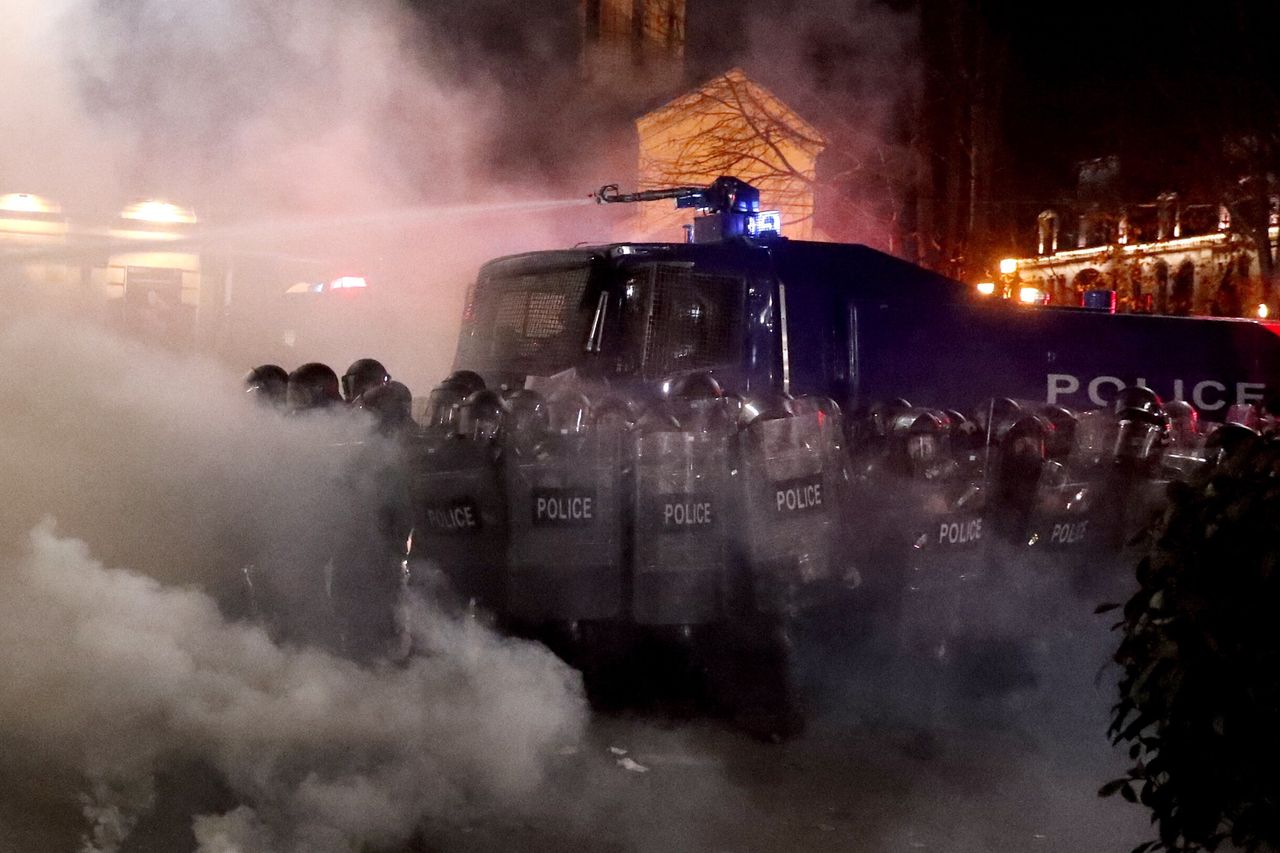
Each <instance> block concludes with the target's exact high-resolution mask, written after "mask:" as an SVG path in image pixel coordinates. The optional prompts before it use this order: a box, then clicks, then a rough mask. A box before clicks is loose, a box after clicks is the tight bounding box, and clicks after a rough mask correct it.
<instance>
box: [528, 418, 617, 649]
mask: <svg viewBox="0 0 1280 853" xmlns="http://www.w3.org/2000/svg"><path fill="white" fill-rule="evenodd" d="M622 437H623V433H622V432H621V431H620V430H617V429H611V428H607V427H598V428H594V429H588V430H586V431H584V432H581V433H576V434H568V435H553V436H551V437H550V438H549V439H548V440H547V441H545V442H542V443H541V444H539V445H538V446H537V447H534V448H530V449H529V450H528V451H527V452H524V453H515V454H512V456H511V458H510V459H509V460H508V464H507V466H506V483H507V508H508V518H509V523H510V531H511V537H510V543H509V546H508V568H509V572H510V575H509V583H508V587H507V612H508V613H509V614H510V615H511V616H512V617H513V618H514V619H516V620H517V621H519V622H523V623H525V624H538V623H547V622H575V621H579V620H604V619H614V618H617V617H620V616H622V615H623V578H622V574H623V531H624V527H623V523H624V513H623V506H622V503H623V497H624V495H625V491H624V490H623V482H622V481H623V470H624V466H623V459H622Z"/></svg>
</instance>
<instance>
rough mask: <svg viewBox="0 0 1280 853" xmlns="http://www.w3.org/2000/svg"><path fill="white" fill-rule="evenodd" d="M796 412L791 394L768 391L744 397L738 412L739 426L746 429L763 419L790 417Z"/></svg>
mask: <svg viewBox="0 0 1280 853" xmlns="http://www.w3.org/2000/svg"><path fill="white" fill-rule="evenodd" d="M794 414H795V409H794V404H793V401H792V398H791V395H790V394H782V393H777V392H766V393H764V394H759V395H752V396H750V397H745V398H743V401H742V409H741V410H740V411H739V412H738V428H739V429H745V428H747V427H750V426H753V425H754V424H758V423H761V422H763V421H772V420H778V419H780V418H789V417H791V416H792V415H794Z"/></svg>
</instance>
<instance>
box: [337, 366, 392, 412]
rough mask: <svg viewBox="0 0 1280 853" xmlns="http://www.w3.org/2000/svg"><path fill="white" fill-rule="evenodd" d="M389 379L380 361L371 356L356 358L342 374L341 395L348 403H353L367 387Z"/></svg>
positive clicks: (369, 387) (375, 385)
mask: <svg viewBox="0 0 1280 853" xmlns="http://www.w3.org/2000/svg"><path fill="white" fill-rule="evenodd" d="M389 381H391V376H390V375H389V374H388V373H387V369H386V368H385V367H383V366H382V362H380V361H378V360H376V359H372V358H358V359H356V360H355V361H353V362H351V366H350V367H348V368H347V372H346V373H344V374H342V383H341V384H342V397H343V399H344V400H346V401H347V402H348V403H354V402H355V401H356V398H357V397H359V396H360V395H362V394H364V393H365V392H366V391H368V390H369V389H371V388H375V387H377V386H378V385H381V384H383V383H384V382H389Z"/></svg>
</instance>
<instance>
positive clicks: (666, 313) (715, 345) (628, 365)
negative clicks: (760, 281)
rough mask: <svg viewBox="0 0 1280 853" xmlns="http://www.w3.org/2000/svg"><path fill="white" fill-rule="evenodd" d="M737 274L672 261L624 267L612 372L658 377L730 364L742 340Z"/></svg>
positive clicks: (741, 295) (736, 357) (741, 287)
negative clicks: (711, 272)
mask: <svg viewBox="0 0 1280 853" xmlns="http://www.w3.org/2000/svg"><path fill="white" fill-rule="evenodd" d="M744 292H745V287H744V285H743V281H742V279H740V278H737V277H734V276H723V275H713V274H707V273H702V272H696V271H695V270H694V269H693V268H692V267H689V266H685V265H676V264H645V265H641V266H637V267H634V268H632V269H631V270H629V271H628V273H627V276H626V281H625V285H624V287H623V292H622V312H621V313H622V328H621V330H620V331H621V335H620V337H621V340H620V341H619V343H618V346H616V347H615V348H613V350H614V351H615V352H616V353H617V372H618V373H620V374H628V375H633V374H640V375H642V376H643V377H644V378H646V379H661V378H664V377H667V376H670V375H672V374H675V373H683V372H687V371H690V370H701V369H705V368H713V367H720V366H727V365H732V364H735V363H736V362H737V361H738V360H739V357H740V355H741V346H742V340H743V333H742V305H743V298H744Z"/></svg>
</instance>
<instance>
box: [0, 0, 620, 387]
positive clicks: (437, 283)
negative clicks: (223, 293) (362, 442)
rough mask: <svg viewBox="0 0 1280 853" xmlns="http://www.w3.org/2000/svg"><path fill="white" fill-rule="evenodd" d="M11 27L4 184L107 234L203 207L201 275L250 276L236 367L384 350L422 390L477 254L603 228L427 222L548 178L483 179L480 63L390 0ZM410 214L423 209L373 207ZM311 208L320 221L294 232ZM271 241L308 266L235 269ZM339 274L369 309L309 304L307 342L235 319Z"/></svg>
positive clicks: (1, 74)
mask: <svg viewBox="0 0 1280 853" xmlns="http://www.w3.org/2000/svg"><path fill="white" fill-rule="evenodd" d="M0 31H3V32H4V33H5V36H6V38H5V44H6V48H5V50H4V51H0V131H3V132H2V133H0V194H3V193H7V192H30V193H36V194H40V195H46V196H50V197H52V198H53V199H54V200H55V201H57V202H58V203H59V204H60V205H61V206H62V208H63V209H64V211H65V212H66V214H67V215H68V216H69V217H70V218H71V220H72V222H73V223H75V224H79V225H88V226H97V227H99V228H101V227H104V226H105V225H107V224H108V223H109V222H110V221H111V220H112V218H113V217H114V216H115V215H116V214H117V213H118V212H119V211H120V210H121V209H122V208H123V207H124V206H125V205H126V204H127V203H129V202H131V201H135V200H137V199H140V198H148V197H161V198H167V199H170V200H173V201H176V202H179V203H182V204H184V205H187V206H189V207H192V208H194V210H195V211H196V213H197V214H198V215H199V217H200V219H201V233H202V235H203V237H202V241H203V242H202V243H201V245H200V246H199V247H197V249H198V251H201V252H204V253H206V256H205V258H204V263H203V264H202V266H203V267H204V274H205V275H207V276H208V280H207V282H206V284H207V285H208V286H210V287H214V288H216V287H218V286H219V285H220V283H221V278H220V276H222V275H223V271H224V270H225V269H227V268H229V267H238V268H239V269H240V275H239V277H238V279H237V281H236V288H235V295H234V298H233V300H232V304H231V305H230V306H229V311H230V312H231V315H234V316H236V317H237V320H236V322H237V323H238V324H239V327H240V329H241V331H240V332H239V333H236V334H232V335H227V334H222V335H220V336H219V346H220V354H221V355H222V356H223V357H224V358H226V359H228V360H232V361H234V362H235V363H237V364H238V365H239V366H240V367H241V368H242V369H247V368H248V367H249V366H250V365H252V364H255V363H261V362H263V361H267V360H280V361H282V362H285V366H286V367H289V368H292V367H294V366H296V365H297V364H299V363H302V362H304V361H311V360H323V361H328V362H332V363H334V364H335V365H336V366H337V369H338V370H339V372H341V370H342V369H343V367H345V365H346V364H348V363H350V362H351V361H353V360H355V359H356V358H359V357H366V356H374V357H378V358H380V359H382V360H383V361H384V363H386V364H387V366H388V367H389V368H390V369H391V371H392V373H393V375H395V376H396V377H397V378H400V379H402V380H404V381H406V382H407V383H408V384H409V385H410V387H411V388H413V389H414V391H415V392H416V393H419V394H424V393H426V392H427V391H428V390H429V388H430V385H431V384H433V383H434V382H436V381H438V380H439V379H440V378H441V377H442V376H443V374H444V373H446V372H447V371H448V368H449V366H450V361H451V360H452V357H453V350H454V342H455V340H456V336H457V324H458V319H459V317H460V315H461V312H462V296H463V293H464V291H465V288H466V285H467V283H468V281H469V280H471V279H472V278H473V277H474V274H475V270H476V268H477V267H478V266H479V264H480V263H482V262H483V261H485V260H487V259H489V258H492V257H496V256H498V255H502V254H506V253H509V252H513V251H523V250H528V249H534V248H544V247H551V246H553V245H564V244H572V243H575V242H578V241H580V240H582V239H584V238H592V237H595V238H599V237H602V236H605V233H604V232H606V231H607V228H596V229H595V231H594V232H593V231H592V230H591V226H590V224H585V225H584V223H582V222H575V223H574V226H573V227H572V228H571V229H570V231H562V230H561V225H562V223H561V222H557V221H555V220H554V219H553V217H554V213H547V212H540V213H538V214H537V215H532V216H530V215H522V214H520V213H499V214H496V215H484V214H483V213H476V212H474V211H472V212H469V213H467V214H466V215H464V216H453V217H439V216H432V215H430V213H431V209H432V208H433V207H436V206H444V205H449V204H454V203H465V204H474V203H476V202H486V201H499V202H509V201H511V200H512V199H521V198H524V199H527V198H537V199H543V198H546V197H547V196H548V194H549V191H548V189H547V188H546V187H541V186H527V185H526V186H511V185H509V184H504V183H500V182H498V181H495V180H494V179H493V178H492V175H491V172H492V169H491V168H490V163H491V162H492V160H493V158H494V146H495V142H494V140H495V137H496V134H498V132H499V131H500V130H501V128H502V126H503V118H502V115H501V114H500V112H501V109H502V107H501V99H500V97H499V94H498V91H497V88H496V86H495V85H494V84H492V83H491V82H490V81H489V80H488V79H487V78H486V77H485V75H484V74H482V73H471V74H468V75H466V78H465V85H464V84H463V83H462V82H460V81H461V80H462V75H459V74H458V73H457V72H456V65H457V63H458V61H459V60H460V59H462V57H459V56H458V55H457V52H458V48H457V46H456V45H451V44H449V43H447V41H446V40H445V39H443V38H442V37H441V36H440V35H439V34H438V33H434V32H431V31H429V30H428V29H426V28H425V26H424V25H423V23H422V21H421V20H420V19H419V18H418V17H416V16H415V15H413V14H412V13H411V12H410V11H409V10H408V9H407V8H406V7H405V5H404V4H402V3H399V2H396V0H372V2H362V3H348V2H342V1H341V0H212V2H204V0H178V2H171V0H144V2H130V3H117V2H111V0H51V2H41V0H12V2H7V3H5V4H3V5H2V7H0ZM473 70H474V69H473ZM575 156H579V157H581V154H577V155H575ZM531 171H532V170H531ZM587 189H589V188H586V187H584V188H582V189H581V194H582V195H583V196H585V194H586V191H587ZM577 193H578V188H576V187H575V193H574V194H577ZM555 194H556V195H562V193H555ZM406 208H407V209H420V210H423V211H424V216H423V217H422V218H421V219H418V220H415V219H414V218H412V217H407V218H401V219H399V220H396V221H392V222H388V221H386V220H381V221H377V222H371V221H370V220H369V219H368V218H367V217H366V216H365V215H366V214H369V213H371V212H378V211H386V210H393V209H406ZM348 217H351V218H350V219H348ZM316 218H322V219H324V220H326V221H327V222H329V223H330V224H329V225H327V226H326V227H298V224H299V223H300V222H310V221H313V220H314V219H316ZM246 223H249V224H250V225H251V227H249V228H244V227H239V228H236V227H235V226H244V225H245V224H246ZM229 226H230V227H231V228H230V231H228V227H229ZM8 249H9V247H8V246H4V245H0V276H3V275H5V272H4V270H3V269H2V267H3V266H4V264H5V261H6V259H5V256H4V255H5V253H6V252H7V251H8ZM116 250H117V251H122V250H124V247H121V246H117V247H116ZM106 254H107V253H106V252H103V253H102V257H101V258H95V257H89V256H87V255H82V256H81V257H80V258H79V259H78V262H79V263H81V264H87V265H94V264H96V265H98V266H101V265H103V264H104V263H105V259H106ZM264 255H265V256H269V257H272V258H278V257H285V256H287V257H288V258H290V259H306V263H305V264H303V265H301V266H300V267H299V268H298V270H297V271H292V270H291V269H290V267H289V266H288V264H285V265H284V266H283V269H282V271H281V272H280V273H279V275H278V279H279V280H274V279H271V280H268V279H267V278H266V277H263V276H257V277H254V276H253V275H245V274H244V270H245V269H246V268H248V267H250V266H252V264H254V263H258V259H260V258H262V257H263V256H264ZM211 261H212V262H211ZM142 265H144V266H145V265H149V263H148V262H142ZM348 274H360V275H366V276H367V277H368V278H369V280H370V285H371V289H370V292H369V294H367V298H365V299H364V300H363V301H364V302H365V303H376V306H375V309H374V310H362V311H360V312H356V311H351V312H347V313H349V314H350V317H348V318H343V317H341V316H340V315H341V312H336V311H333V310H332V308H331V307H330V308H329V309H328V310H327V312H326V313H327V314H329V315H337V316H326V318H325V319H324V320H323V321H321V320H317V319H316V317H315V316H314V315H315V314H317V313H319V312H316V311H309V312H308V311H303V312H299V313H300V314H301V316H302V319H301V320H299V321H298V322H301V323H304V324H306V325H305V327H304V328H302V329H301V330H300V331H301V334H300V335H299V341H300V342H299V343H298V344H297V345H296V347H295V345H294V344H292V343H290V344H289V345H288V346H287V347H286V346H285V345H284V344H282V343H281V338H282V332H285V331H288V330H286V329H282V328H272V329H270V333H269V334H268V333H267V332H266V331H256V337H255V336H254V335H251V334H246V333H244V332H243V329H244V328H254V327H253V326H252V324H253V322H254V321H255V320H259V319H261V317H260V316H259V309H258V308H256V307H253V306H257V305H271V304H272V303H271V300H272V299H276V300H279V299H280V294H282V293H283V292H284V290H285V289H286V288H287V287H288V286H289V285H291V284H293V283H295V282H296V281H298V280H314V279H309V278H308V276H309V275H315V276H317V277H323V278H332V277H334V276H336V275H348ZM291 275H292V276H296V277H292V278H291V277H290V276H291ZM6 277H7V276H6ZM76 278H77V277H76V276H72V280H73V281H74V280H75V279H76ZM202 286H204V285H202ZM64 295H65V294H64ZM86 295H88V294H86ZM99 296H100V294H97V293H95V294H92V297H99ZM99 302H101V299H99ZM356 307H359V306H356ZM211 309H213V306H210V305H207V306H206V307H205V309H204V310H205V311H206V316H207V317H209V318H212V317H213V315H214V313H215V310H211ZM217 310H220V309H217ZM206 325H207V324H206ZM295 328H296V327H295ZM282 347H284V348H283V349H282Z"/></svg>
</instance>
